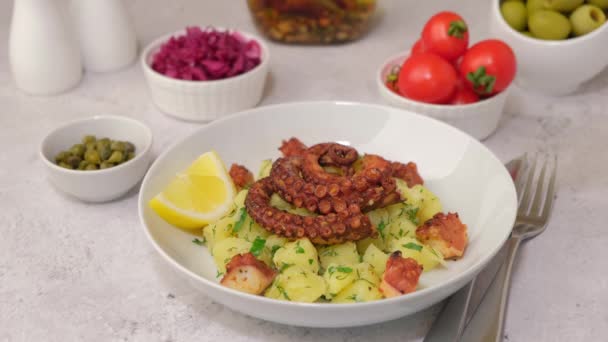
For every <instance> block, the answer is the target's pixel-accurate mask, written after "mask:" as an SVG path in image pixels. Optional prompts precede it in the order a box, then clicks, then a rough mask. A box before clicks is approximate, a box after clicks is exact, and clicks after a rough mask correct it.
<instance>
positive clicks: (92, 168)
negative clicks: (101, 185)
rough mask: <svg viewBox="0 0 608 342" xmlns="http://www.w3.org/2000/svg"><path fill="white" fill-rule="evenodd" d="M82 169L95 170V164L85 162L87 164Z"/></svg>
mask: <svg viewBox="0 0 608 342" xmlns="http://www.w3.org/2000/svg"><path fill="white" fill-rule="evenodd" d="M84 169H85V170H97V165H95V164H87V166H86V167H85V168H84Z"/></svg>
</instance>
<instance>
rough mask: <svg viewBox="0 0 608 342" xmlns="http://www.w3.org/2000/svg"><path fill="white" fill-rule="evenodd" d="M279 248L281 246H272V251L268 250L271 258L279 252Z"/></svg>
mask: <svg viewBox="0 0 608 342" xmlns="http://www.w3.org/2000/svg"><path fill="white" fill-rule="evenodd" d="M279 248H281V246H279V245H274V246H272V249H271V250H270V254H272V257H273V258H274V253H276V252H277V251H278V250H279Z"/></svg>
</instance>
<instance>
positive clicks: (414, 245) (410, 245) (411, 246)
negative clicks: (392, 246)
mask: <svg viewBox="0 0 608 342" xmlns="http://www.w3.org/2000/svg"><path fill="white" fill-rule="evenodd" d="M402 246H403V248H407V249H413V250H415V251H418V252H420V251H421V250H422V245H419V244H417V243H413V242H408V243H406V244H405V245H402Z"/></svg>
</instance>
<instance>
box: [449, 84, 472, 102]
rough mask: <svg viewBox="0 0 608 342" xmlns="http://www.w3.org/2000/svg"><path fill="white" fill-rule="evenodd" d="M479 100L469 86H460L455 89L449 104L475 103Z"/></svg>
mask: <svg viewBox="0 0 608 342" xmlns="http://www.w3.org/2000/svg"><path fill="white" fill-rule="evenodd" d="M478 101H479V96H477V94H476V93H475V92H474V91H473V90H471V88H469V87H460V88H458V89H456V93H454V96H453V97H452V99H451V100H450V104H453V105H459V104H468V103H475V102H478Z"/></svg>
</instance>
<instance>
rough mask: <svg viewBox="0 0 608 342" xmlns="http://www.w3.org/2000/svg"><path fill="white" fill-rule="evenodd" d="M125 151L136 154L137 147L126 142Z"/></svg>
mask: <svg viewBox="0 0 608 342" xmlns="http://www.w3.org/2000/svg"><path fill="white" fill-rule="evenodd" d="M125 151H127V152H135V145H133V144H132V143H130V142H128V141H125Z"/></svg>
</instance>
